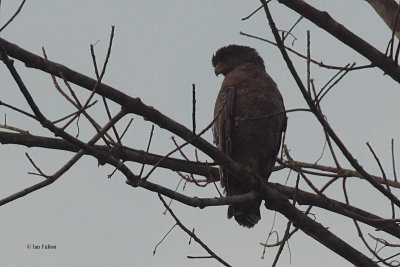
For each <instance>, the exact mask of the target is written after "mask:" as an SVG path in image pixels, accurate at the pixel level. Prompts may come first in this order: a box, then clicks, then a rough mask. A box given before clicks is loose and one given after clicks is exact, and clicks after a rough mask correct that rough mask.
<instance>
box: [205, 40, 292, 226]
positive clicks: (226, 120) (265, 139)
mask: <svg viewBox="0 0 400 267" xmlns="http://www.w3.org/2000/svg"><path fill="white" fill-rule="evenodd" d="M212 64H213V66H214V68H215V74H216V75H218V74H223V75H224V76H225V79H224V81H223V82H222V86H221V90H220V91H219V94H218V97H217V100H216V103H215V109H214V117H217V118H216V121H215V123H214V128H213V132H214V141H215V143H216V144H217V146H218V148H219V149H220V150H221V151H222V152H224V153H225V154H227V155H228V156H230V157H231V158H232V159H233V160H235V161H236V162H238V163H239V164H241V165H244V166H245V167H250V168H252V169H253V170H255V171H256V172H258V173H259V174H260V176H261V177H263V178H264V179H265V180H267V179H268V178H269V176H270V175H271V171H272V168H273V166H274V165H275V160H276V156H277V154H278V152H279V148H280V144H281V137H282V132H283V131H284V130H285V129H286V115H285V113H284V111H285V107H284V105H283V99H282V96H281V94H280V92H279V90H278V88H277V86H276V84H275V82H274V81H273V80H272V78H271V77H270V76H269V75H268V74H267V73H266V71H265V66H264V61H263V59H262V58H261V57H260V56H259V55H258V53H257V51H256V50H255V49H253V48H250V47H247V46H239V45H229V46H226V47H222V48H220V49H219V50H218V51H217V52H216V53H215V55H214V56H213V58H212ZM274 114H276V115H274ZM271 115H273V116H271ZM220 176H221V185H222V186H223V187H224V188H225V190H226V195H227V196H233V195H239V194H244V193H247V192H250V191H252V190H253V189H254V188H249V186H247V185H244V184H242V183H240V182H239V180H238V179H235V177H232V175H231V174H230V173H229V172H228V171H227V170H225V169H224V168H220ZM260 204H261V200H257V201H253V202H245V203H243V204H240V205H232V206H229V208H228V218H231V217H232V216H233V217H235V219H236V221H237V222H238V223H239V224H240V225H243V226H246V227H249V228H250V227H253V226H254V225H255V224H256V223H257V222H258V221H259V220H260V218H261V216H260Z"/></svg>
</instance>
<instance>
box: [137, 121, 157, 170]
mask: <svg viewBox="0 0 400 267" xmlns="http://www.w3.org/2000/svg"><path fill="white" fill-rule="evenodd" d="M153 132H154V124H153V125H151V131H150V136H149V141H148V143H147V148H146V153H145V154H144V159H143V164H142V168H141V169H140V173H139V177H142V174H143V170H144V165H146V158H147V154H148V153H149V149H150V144H151V140H152V139H153Z"/></svg>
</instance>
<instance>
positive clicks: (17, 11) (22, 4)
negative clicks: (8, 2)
mask: <svg viewBox="0 0 400 267" xmlns="http://www.w3.org/2000/svg"><path fill="white" fill-rule="evenodd" d="M25 2H26V0H23V1H22V2H21V4H20V5H19V7H18V9H17V10H16V11H15V13H14V15H12V16H11V18H10V19H9V20H8V21H7V22H6V23H5V24H4V25H3V26H2V27H1V28H0V32H2V31H3V30H4V29H5V28H6V27H7V26H8V24H10V23H11V22H12V21H13V20H14V18H15V17H16V16H17V15H18V14H19V12H20V11H21V10H22V7H23V6H24V4H25Z"/></svg>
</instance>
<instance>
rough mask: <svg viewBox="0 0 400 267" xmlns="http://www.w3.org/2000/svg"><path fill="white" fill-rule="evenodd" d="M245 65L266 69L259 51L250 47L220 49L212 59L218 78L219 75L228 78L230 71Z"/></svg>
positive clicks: (233, 46) (230, 46) (235, 46)
mask: <svg viewBox="0 0 400 267" xmlns="http://www.w3.org/2000/svg"><path fill="white" fill-rule="evenodd" d="M245 63H251V64H255V65H260V66H262V67H264V61H263V59H262V58H261V57H260V56H259V55H258V53H257V51H256V50H255V49H254V48H251V47H248V46H241V45H228V46H224V47H222V48H220V49H218V51H217V52H216V53H215V54H214V55H213V57H212V65H213V66H214V72H215V75H217V76H218V75H219V74H223V75H224V76H226V75H227V74H228V73H229V72H230V71H232V70H233V69H235V68H236V67H238V66H240V65H242V64H245Z"/></svg>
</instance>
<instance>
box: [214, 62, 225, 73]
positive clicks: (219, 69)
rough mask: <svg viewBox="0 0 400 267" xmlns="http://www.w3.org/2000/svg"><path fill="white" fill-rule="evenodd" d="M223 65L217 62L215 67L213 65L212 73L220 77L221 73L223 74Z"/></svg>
mask: <svg viewBox="0 0 400 267" xmlns="http://www.w3.org/2000/svg"><path fill="white" fill-rule="evenodd" d="M223 65H224V64H222V62H219V63H218V64H217V65H215V67H214V73H215V75H216V76H218V75H220V74H221V73H223V68H224V66H223Z"/></svg>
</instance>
